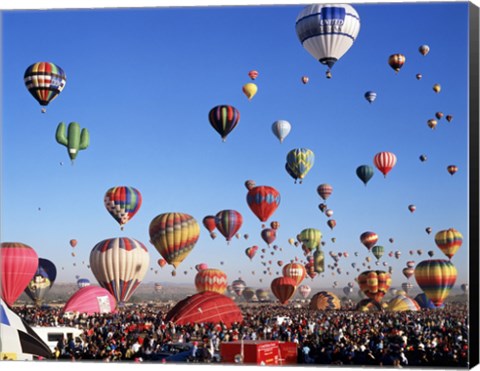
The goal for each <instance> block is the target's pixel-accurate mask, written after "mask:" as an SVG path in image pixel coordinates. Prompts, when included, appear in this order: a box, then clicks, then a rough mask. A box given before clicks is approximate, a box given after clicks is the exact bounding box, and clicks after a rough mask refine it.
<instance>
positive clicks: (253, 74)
mask: <svg viewBox="0 0 480 371" xmlns="http://www.w3.org/2000/svg"><path fill="white" fill-rule="evenodd" d="M248 77H250V78H251V79H252V80H255V79H256V78H257V77H258V71H257V70H251V71H249V72H248Z"/></svg>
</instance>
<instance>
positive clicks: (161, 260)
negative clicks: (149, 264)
mask: <svg viewBox="0 0 480 371" xmlns="http://www.w3.org/2000/svg"><path fill="white" fill-rule="evenodd" d="M157 263H158V265H159V266H160V268H163V267H164V266H165V265H166V264H167V261H166V260H165V259H163V258H161V259H158V260H157Z"/></svg>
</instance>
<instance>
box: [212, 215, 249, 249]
mask: <svg viewBox="0 0 480 371" xmlns="http://www.w3.org/2000/svg"><path fill="white" fill-rule="evenodd" d="M242 224H243V217H242V214H240V213H239V212H238V211H235V210H222V211H220V212H218V213H217V215H215V226H216V227H217V229H218V230H219V231H220V233H221V234H222V235H223V236H224V237H225V238H226V239H227V242H230V240H231V239H232V237H233V236H235V234H236V233H237V232H238V230H239V229H240V228H241V227H242Z"/></svg>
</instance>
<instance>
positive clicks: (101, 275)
mask: <svg viewBox="0 0 480 371" xmlns="http://www.w3.org/2000/svg"><path fill="white" fill-rule="evenodd" d="M149 264H150V255H149V253H148V250H147V248H146V247H145V245H144V244H143V243H141V242H140V241H137V240H134V239H133V238H126V237H119V238H109V239H106V240H103V241H101V242H99V243H97V244H96V245H95V246H94V247H93V249H92V251H91V252H90V267H91V269H92V273H93V275H94V276H95V278H96V279H97V281H98V283H99V284H100V286H102V287H103V288H105V289H107V290H108V291H109V292H110V293H111V294H112V295H113V296H114V297H115V299H116V300H117V302H119V303H120V304H121V303H124V302H126V301H128V299H129V298H130V296H131V295H132V294H133V293H134V291H135V290H136V289H137V287H138V285H140V283H141V282H142V280H143V278H144V277H145V274H146V273H147V270H148V266H149Z"/></svg>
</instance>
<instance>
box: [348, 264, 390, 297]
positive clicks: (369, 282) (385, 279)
mask: <svg viewBox="0 0 480 371" xmlns="http://www.w3.org/2000/svg"><path fill="white" fill-rule="evenodd" d="M357 282H358V285H359V286H360V290H362V292H363V293H364V294H365V295H366V296H367V297H369V298H370V299H372V300H375V301H377V302H380V301H382V299H383V297H384V296H385V294H386V293H387V292H388V289H389V288H390V285H391V284H392V279H391V277H390V274H389V273H387V272H385V271H365V272H362V273H360V275H359V276H358V278H357Z"/></svg>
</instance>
